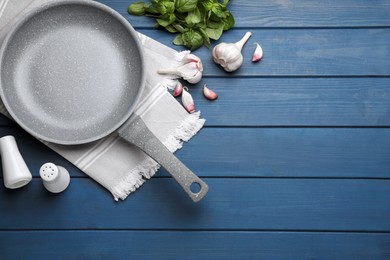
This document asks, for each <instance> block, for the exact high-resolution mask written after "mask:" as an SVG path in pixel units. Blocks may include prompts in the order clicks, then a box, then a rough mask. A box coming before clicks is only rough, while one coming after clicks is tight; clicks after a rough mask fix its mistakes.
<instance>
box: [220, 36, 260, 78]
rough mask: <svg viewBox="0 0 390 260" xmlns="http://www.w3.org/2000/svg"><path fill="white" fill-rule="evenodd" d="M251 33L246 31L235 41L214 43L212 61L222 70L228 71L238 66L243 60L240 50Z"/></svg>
mask: <svg viewBox="0 0 390 260" xmlns="http://www.w3.org/2000/svg"><path fill="white" fill-rule="evenodd" d="M251 35H252V33H251V32H247V33H245V35H244V37H242V39H241V40H239V41H238V42H236V43H225V42H222V43H220V44H218V45H216V46H215V47H214V49H213V59H214V62H215V63H217V64H219V65H221V66H222V67H223V68H224V70H226V71H228V72H232V71H235V70H237V69H238V68H240V67H241V65H242V62H243V60H244V58H243V56H242V54H241V50H242V47H243V46H244V44H245V43H246V42H247V41H248V39H249V37H251Z"/></svg>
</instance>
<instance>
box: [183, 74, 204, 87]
mask: <svg viewBox="0 0 390 260" xmlns="http://www.w3.org/2000/svg"><path fill="white" fill-rule="evenodd" d="M183 79H184V80H186V81H187V82H188V83H191V84H196V83H198V82H199V81H200V80H201V79H202V72H200V71H198V72H197V73H196V74H195V75H194V76H191V77H185V78H183Z"/></svg>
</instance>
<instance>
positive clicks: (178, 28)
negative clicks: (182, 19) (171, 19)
mask: <svg viewBox="0 0 390 260" xmlns="http://www.w3.org/2000/svg"><path fill="white" fill-rule="evenodd" d="M172 26H173V27H175V29H176V30H178V31H179V32H181V33H183V32H186V31H187V30H186V29H184V27H183V26H181V25H180V24H176V23H175V24H172Z"/></svg>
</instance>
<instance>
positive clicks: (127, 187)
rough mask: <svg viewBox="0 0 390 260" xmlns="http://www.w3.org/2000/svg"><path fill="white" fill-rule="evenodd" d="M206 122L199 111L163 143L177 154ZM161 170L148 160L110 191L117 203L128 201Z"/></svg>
mask: <svg viewBox="0 0 390 260" xmlns="http://www.w3.org/2000/svg"><path fill="white" fill-rule="evenodd" d="M205 122H206V120H205V119H203V118H200V112H199V111H198V112H195V113H193V114H189V115H188V116H187V117H186V118H185V119H184V120H183V122H182V123H181V124H180V125H179V126H178V127H177V128H176V129H175V130H174V131H173V133H172V134H171V135H169V136H167V137H166V139H165V140H164V141H163V143H164V145H165V146H166V147H167V148H168V150H170V151H171V152H175V151H176V150H178V149H180V148H182V147H183V142H187V141H189V140H190V139H191V138H192V137H193V136H194V135H196V133H197V132H199V130H200V129H202V127H203V125H204V123H205ZM159 168H160V165H159V164H157V163H156V162H155V161H154V160H153V159H151V158H147V159H146V160H144V161H143V162H141V163H140V164H138V166H137V167H135V168H134V169H133V170H131V171H130V172H129V174H127V176H126V177H125V178H124V179H123V180H121V181H120V182H119V184H117V185H116V186H115V187H113V188H112V189H110V192H111V193H112V195H113V196H114V199H115V200H116V201H118V200H119V199H121V200H124V199H126V198H127V196H129V195H130V194H131V193H132V192H134V191H135V190H137V189H138V188H139V187H141V186H142V184H144V182H145V179H150V178H151V177H152V176H153V175H154V174H155V173H156V172H157V170H158V169H159Z"/></svg>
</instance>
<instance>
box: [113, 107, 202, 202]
mask: <svg viewBox="0 0 390 260" xmlns="http://www.w3.org/2000/svg"><path fill="white" fill-rule="evenodd" d="M118 133H119V136H120V137H122V138H123V139H124V140H126V141H128V142H130V143H132V144H134V145H136V146H138V147H139V148H140V149H141V150H142V151H144V152H145V153H146V154H148V155H149V156H150V157H152V158H153V159H154V160H155V161H156V162H157V163H159V164H160V165H161V166H163V167H164V168H165V169H166V170H167V171H168V172H169V173H170V174H171V175H172V176H173V178H175V180H176V181H177V182H178V183H179V184H180V185H181V187H182V188H183V189H184V190H185V192H187V194H188V195H189V196H190V198H191V199H192V200H193V201H194V202H198V201H200V200H201V199H202V198H203V197H204V196H205V195H206V194H207V191H208V189H209V187H208V186H207V184H206V183H205V182H203V181H202V180H201V179H200V178H199V177H198V176H196V175H195V174H194V173H193V172H192V171H191V170H190V169H188V168H187V167H186V166H185V165H184V164H183V163H182V162H181V161H180V160H179V159H177V158H176V156H175V155H173V154H172V153H171V152H170V151H169V150H168V149H167V148H166V147H165V146H164V145H163V144H162V143H161V141H160V140H159V139H158V138H157V137H156V136H155V135H154V134H153V133H152V132H151V131H150V130H149V128H148V127H147V126H146V124H145V123H144V121H143V120H142V119H141V118H140V117H139V116H138V115H134V114H133V115H132V116H131V117H130V119H129V120H127V122H126V123H125V124H124V125H122V126H121V127H120V129H118Z"/></svg>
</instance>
